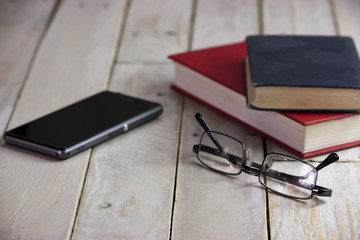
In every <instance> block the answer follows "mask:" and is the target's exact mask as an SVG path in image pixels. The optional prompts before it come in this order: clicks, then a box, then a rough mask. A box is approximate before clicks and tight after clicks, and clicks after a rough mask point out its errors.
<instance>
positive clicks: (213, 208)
mask: <svg viewBox="0 0 360 240" xmlns="http://www.w3.org/2000/svg"><path fill="white" fill-rule="evenodd" d="M196 112H200V113H202V114H203V116H204V117H205V118H206V120H207V122H208V124H209V126H210V127H211V128H212V129H213V130H216V131H221V132H224V133H227V134H231V135H232V136H234V137H235V138H237V139H240V140H241V141H243V142H244V143H245V144H246V145H247V146H248V147H250V148H252V149H253V158H254V160H255V161H256V162H259V161H261V159H262V158H263V154H262V151H261V149H262V139H261V138H259V137H258V136H256V135H254V134H251V133H250V132H249V131H248V130H247V129H245V128H243V127H242V126H239V125H238V124H236V123H234V122H232V121H230V120H228V119H225V118H224V117H222V116H220V115H219V114H217V113H215V112H213V111H211V110H209V109H207V108H206V107H204V106H202V105H199V104H197V103H195V102H192V101H190V100H188V101H187V104H186V111H185V115H184V120H183V131H182V132H183V134H182V138H181V139H182V141H181V142H182V143H181V155H180V159H179V167H178V179H177V193H176V204H175V212H174V224H173V239H266V238H267V222H266V198H265V190H264V189H263V188H262V187H260V183H259V181H258V179H257V177H254V176H250V175H247V174H246V173H242V174H241V175H239V176H236V177H229V176H225V175H222V174H218V173H215V172H213V171H210V170H208V169H207V168H205V167H204V166H203V165H201V164H200V163H199V161H198V160H197V158H196V154H195V153H193V152H192V146H193V144H197V143H198V142H199V140H200V139H199V138H200V135H201V134H202V132H203V129H202V128H201V127H200V126H199V124H198V123H197V122H196V120H195V118H194V115H195V113H196Z"/></svg>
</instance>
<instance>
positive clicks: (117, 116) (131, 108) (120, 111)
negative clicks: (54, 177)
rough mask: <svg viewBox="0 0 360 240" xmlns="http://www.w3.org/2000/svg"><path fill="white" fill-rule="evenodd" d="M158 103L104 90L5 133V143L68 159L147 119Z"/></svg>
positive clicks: (156, 113)
mask: <svg viewBox="0 0 360 240" xmlns="http://www.w3.org/2000/svg"><path fill="white" fill-rule="evenodd" d="M162 111H163V108H162V106H161V105H160V104H158V103H155V102H150V101H146V100H143V99H139V98H135V97H131V96H127V95H123V94H120V93H114V92H109V91H103V92H100V93H98V94H96V95H93V96H91V97H88V98H86V99H84V100H81V101H79V102H76V103H74V104H72V105H69V106H67V107H65V108H62V109H60V110H58V111H55V112H53V113H50V114H48V115H45V116H43V117H41V118H38V119H36V120H33V121H31V122H29V123H26V124H24V125H22V126H19V127H17V128H14V129H12V130H9V131H7V132H6V133H5V136H4V138H5V142H6V143H8V144H11V145H16V146H19V147H22V148H26V149H29V150H32V151H36V152H40V153H43V154H46V155H49V156H52V157H56V158H58V159H67V158H69V157H71V156H73V155H75V154H77V153H79V152H81V151H84V150H85V149H88V148H90V147H93V146H95V145H97V144H99V143H101V142H104V141H106V140H108V139H110V138H112V137H114V136H117V135H119V134H121V133H124V132H127V131H129V130H130V129H132V128H134V127H137V126H139V125H141V124H143V123H145V122H148V121H150V120H152V119H154V118H156V117H157V116H159V115H160V114H161V113H162Z"/></svg>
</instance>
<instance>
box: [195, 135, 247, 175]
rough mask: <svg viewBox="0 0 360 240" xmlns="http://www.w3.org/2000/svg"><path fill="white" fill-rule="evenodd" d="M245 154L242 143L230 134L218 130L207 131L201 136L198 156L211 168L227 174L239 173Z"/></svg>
mask: <svg viewBox="0 0 360 240" xmlns="http://www.w3.org/2000/svg"><path fill="white" fill-rule="evenodd" d="M214 139H215V140H214ZM243 155H244V148H243V145H242V143H240V142H239V141H237V140H235V139H233V138H231V137H229V136H226V135H224V134H222V133H217V132H205V133H204V134H203V135H202V137H201V140H200V144H199V149H198V158H199V160H200V161H201V162H202V163H203V164H205V165H206V166H208V167H209V168H212V169H214V170H216V171H220V172H223V173H227V174H239V173H240V172H241V169H242V166H241V165H242V162H243V159H244V156H243Z"/></svg>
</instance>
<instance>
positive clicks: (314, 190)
mask: <svg viewBox="0 0 360 240" xmlns="http://www.w3.org/2000/svg"><path fill="white" fill-rule="evenodd" d="M195 118H196V120H197V121H198V123H199V124H200V125H201V126H202V128H203V129H204V130H205V131H204V133H203V134H202V135H201V137H200V141H199V144H195V145H193V149H192V150H193V152H194V153H196V155H197V159H198V160H199V161H200V162H201V163H202V164H203V165H205V166H206V167H207V168H209V169H211V170H212V171H215V172H218V173H221V174H226V175H240V174H241V173H242V172H243V171H244V172H245V173H247V174H250V175H252V176H258V177H259V178H258V179H259V182H260V184H261V185H262V186H263V187H264V188H265V189H267V190H270V191H271V192H274V193H276V194H278V195H281V196H284V197H288V198H292V199H299V200H307V199H310V198H312V197H313V196H314V195H316V196H321V197H331V195H332V190H331V189H329V188H325V187H322V186H319V185H316V181H317V177H318V172H319V171H320V170H321V169H322V168H324V167H326V166H328V165H330V164H331V163H333V162H335V161H337V160H339V156H338V155H337V154H336V153H330V154H329V155H328V156H327V157H326V158H325V160H323V161H322V162H321V163H320V164H319V165H318V166H317V167H314V166H313V165H311V164H310V163H308V162H306V161H304V160H301V159H298V158H296V157H293V156H289V155H286V154H283V153H276V152H270V153H268V154H266V156H265V157H264V160H263V161H262V164H258V163H255V162H253V161H252V159H251V156H250V155H251V154H249V150H250V149H247V148H246V146H245V144H244V143H243V142H241V141H240V140H238V139H236V138H234V137H232V136H230V135H228V134H225V133H222V132H217V131H212V130H211V129H210V128H209V126H208V125H207V123H206V121H205V119H204V117H203V116H202V115H201V114H200V113H196V114H195ZM213 133H214V134H220V135H223V136H225V137H228V138H230V139H232V140H234V141H236V142H238V143H239V144H240V145H241V146H242V156H243V158H241V157H237V156H234V155H231V154H228V157H226V159H227V160H228V161H229V162H230V163H231V164H233V165H235V166H239V172H236V173H229V172H225V171H221V170H219V169H215V168H212V167H210V166H209V165H208V164H206V163H204V162H203V161H202V160H201V158H200V157H199V152H200V149H199V148H200V143H201V142H202V139H203V137H204V136H205V134H206V135H208V136H209V137H210V139H211V140H212V142H213V143H214V144H215V146H216V147H217V148H218V150H220V152H219V151H218V150H216V149H214V148H212V147H208V146H206V147H207V148H208V149H207V152H208V153H211V154H215V155H218V154H217V153H220V154H223V153H224V152H223V150H222V146H221V144H220V143H219V142H218V141H217V140H216V138H215V137H214V135H213ZM225 154H227V153H225ZM274 154H276V155H280V156H283V157H286V158H289V159H292V160H296V161H300V162H301V163H303V164H306V165H308V166H309V167H311V169H312V170H311V171H310V172H308V173H307V174H306V175H308V174H310V173H312V172H313V173H314V174H315V176H314V181H313V182H314V185H313V186H312V187H311V188H310V186H306V187H305V188H306V189H308V190H311V194H310V196H309V197H296V196H290V195H287V194H284V193H281V192H278V191H276V190H274V189H272V188H270V187H268V186H266V185H265V184H264V183H263V182H261V180H260V178H261V172H262V169H264V167H265V166H264V164H265V162H266V160H267V158H268V157H269V156H271V155H274ZM230 155H231V156H230ZM239 159H241V160H239ZM232 160H236V163H235V162H233V161H232ZM239 163H240V165H238V164H239ZM249 165H250V166H249ZM279 174H280V173H279V172H277V173H272V177H275V176H277V177H276V178H277V179H278V180H281V181H284V180H283V179H279V178H280V175H279ZM282 174H285V175H287V176H285V178H286V179H287V181H284V182H288V183H291V182H290V181H288V179H289V178H290V179H291V176H292V175H289V174H286V173H282ZM292 177H294V176H292ZM297 178H298V179H299V177H297ZM291 184H294V185H297V186H300V187H304V186H301V185H298V184H296V183H295V182H293V183H291ZM303 184H304V183H303Z"/></svg>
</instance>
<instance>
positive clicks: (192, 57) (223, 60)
mask: <svg viewBox="0 0 360 240" xmlns="http://www.w3.org/2000/svg"><path fill="white" fill-rule="evenodd" d="M246 56H247V49H246V44H245V42H239V43H234V44H229V45H223V46H217V47H212V48H207V49H200V50H195V51H189V52H185V53H180V54H174V55H171V56H169V58H170V59H172V60H173V61H174V62H175V63H176V64H180V65H182V66H183V67H185V69H188V70H189V71H193V72H195V73H197V74H200V75H202V76H204V77H205V78H206V79H207V80H208V81H214V82H216V83H218V84H220V85H222V86H223V87H225V88H227V89H230V90H231V91H233V92H236V93H237V94H240V95H242V96H245V70H244V58H245V57H246ZM181 81H182V79H176V80H175V83H174V84H173V85H172V88H173V89H175V90H177V91H179V92H181V93H183V94H185V95H187V96H190V97H191V98H193V99H195V100H197V101H200V102H201V103H203V104H206V105H207V106H209V107H211V108H212V109H214V110H217V111H218V112H220V113H222V114H224V115H226V116H228V117H230V118H232V119H233V120H236V121H238V122H239V123H241V124H243V125H245V126H247V127H249V128H251V129H252V130H254V131H255V132H257V133H260V134H262V135H263V136H265V137H267V138H269V139H271V140H273V141H275V142H276V143H278V144H280V145H281V146H283V147H286V148H287V149H288V150H290V151H292V152H293V153H295V154H296V155H298V156H300V157H302V158H307V157H311V156H315V155H320V154H324V153H327V152H330V151H334V150H339V149H343V148H348V147H352V146H356V145H360V136H359V137H357V139H349V140H348V141H346V140H345V142H343V143H337V144H336V145H333V146H324V147H321V149H316V150H310V151H306V150H302V149H297V148H296V147H293V146H289V145H288V144H286V143H284V142H285V141H284V140H281V139H279V138H278V137H277V136H274V135H276V133H275V134H269V133H267V132H266V131H264V129H262V125H259V126H252V124H250V123H249V122H247V120H246V118H245V119H241V118H239V117H238V116H234V115H232V114H231V113H229V112H228V111H226V110H225V111H224V109H223V108H220V107H219V106H218V105H216V106H215V104H213V102H212V101H211V99H210V98H207V97H199V95H198V94H197V92H194V91H196V85H197V82H195V80H193V82H192V83H191V84H192V86H194V88H195V90H193V89H192V91H193V92H189V91H188V88H185V87H182V86H181V85H182V83H181ZM179 82H180V84H179ZM209 83H210V82H209ZM209 91H210V90H209ZM214 93H215V92H214ZM245 111H251V112H250V113H254V114H256V116H259V117H260V116H262V115H266V114H269V113H266V111H258V110H245ZM254 111H255V112H254ZM274 114H276V115H282V116H283V117H285V118H287V119H288V121H289V122H292V121H295V122H297V123H299V124H300V125H302V126H303V127H304V129H305V128H306V126H309V125H314V124H318V123H323V122H327V121H331V120H336V119H344V118H345V119H346V118H351V117H356V118H357V119H356V121H357V120H359V121H357V124H360V117H358V116H359V114H356V113H303V112H302V113H296V112H287V113H285V112H282V113H280V112H274ZM271 116H273V115H271ZM265 127H266V126H264V128H265ZM329 131H332V130H331V129H329ZM340 134H341V133H340V132H339V135H340ZM358 135H360V134H358ZM288 137H290V138H291V136H288ZM300 145H301V144H300Z"/></svg>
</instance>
